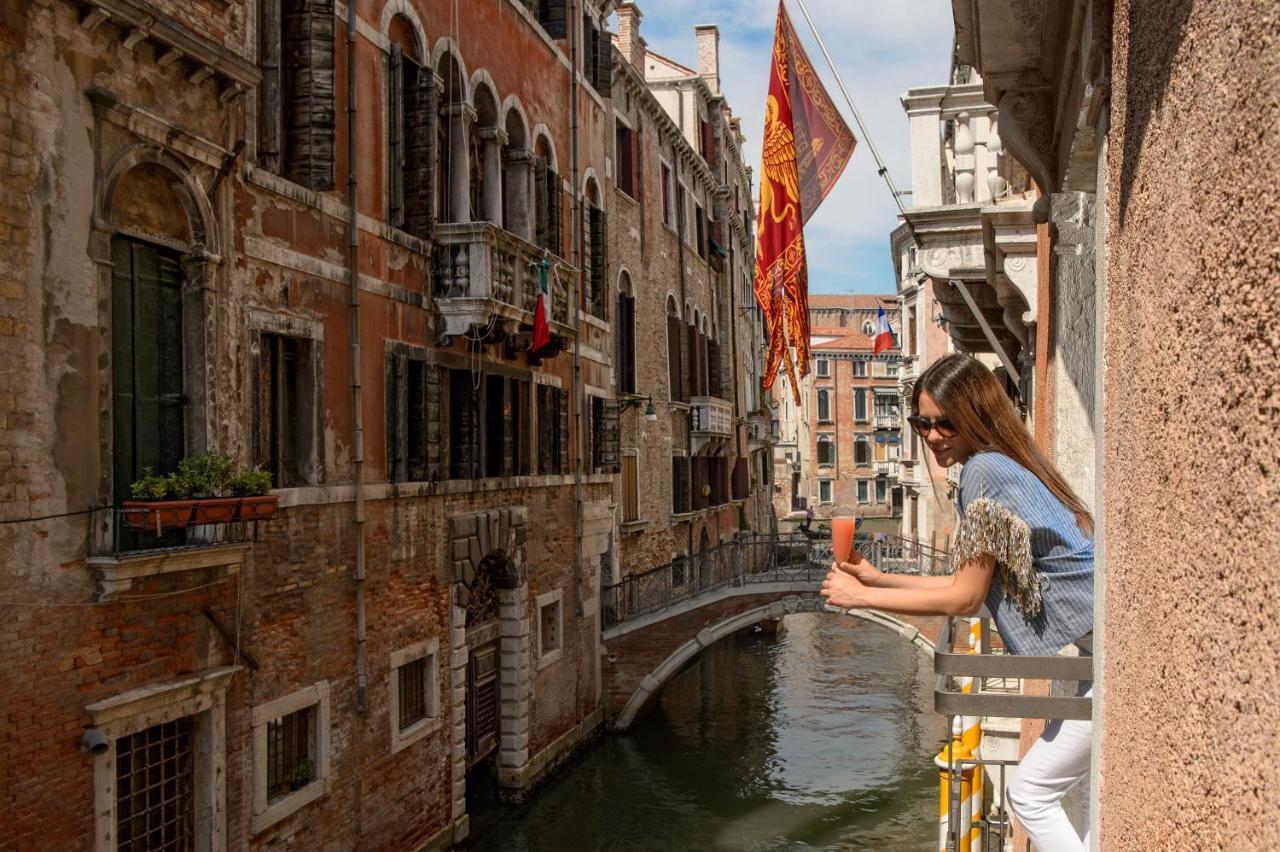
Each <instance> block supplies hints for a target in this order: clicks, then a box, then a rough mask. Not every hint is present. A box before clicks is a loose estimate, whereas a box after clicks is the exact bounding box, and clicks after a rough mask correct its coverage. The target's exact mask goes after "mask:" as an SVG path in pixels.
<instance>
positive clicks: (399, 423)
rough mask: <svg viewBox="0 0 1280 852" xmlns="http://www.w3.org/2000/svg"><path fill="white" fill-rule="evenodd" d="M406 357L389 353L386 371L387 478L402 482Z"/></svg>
mask: <svg viewBox="0 0 1280 852" xmlns="http://www.w3.org/2000/svg"><path fill="white" fill-rule="evenodd" d="M403 370H404V359H403V358H401V357H399V356H396V355H388V356H387V359H386V364H385V365H384V372H385V378H386V381H385V388H386V452H387V480H388V481H390V482H400V481H401V480H403V479H404V467H403V464H404V452H403V447H404V430H405V427H406V423H405V421H404V420H403V419H402V415H401V413H402V412H403V411H404V402H403V400H402V399H401V394H402V393H403V391H404V387H405V384H404V379H403Z"/></svg>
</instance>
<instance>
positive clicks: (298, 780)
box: [289, 757, 316, 790]
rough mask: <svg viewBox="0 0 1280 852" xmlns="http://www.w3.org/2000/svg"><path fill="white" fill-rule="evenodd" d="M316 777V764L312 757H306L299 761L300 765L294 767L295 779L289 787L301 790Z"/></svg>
mask: <svg viewBox="0 0 1280 852" xmlns="http://www.w3.org/2000/svg"><path fill="white" fill-rule="evenodd" d="M315 778H316V765H315V763H313V762H312V760H311V758H309V757H304V758H302V760H299V761H298V765H297V766H295V767H294V769H293V781H292V783H290V785H289V788H290V789H292V790H301V789H302V788H303V787H305V786H307V785H308V784H310V783H311V782H312V781H314V780H315Z"/></svg>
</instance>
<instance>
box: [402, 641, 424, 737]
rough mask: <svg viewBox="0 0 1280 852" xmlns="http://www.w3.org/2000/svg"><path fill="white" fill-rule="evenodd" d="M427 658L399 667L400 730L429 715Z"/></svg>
mask: <svg viewBox="0 0 1280 852" xmlns="http://www.w3.org/2000/svg"><path fill="white" fill-rule="evenodd" d="M428 663H429V659H428V658H427V657H419V658H418V659H416V660H412V661H410V662H408V663H405V664H404V665H403V666H401V667H400V668H399V669H398V670H397V671H398V677H399V678H400V730H402V731H403V730H405V729H406V728H408V727H410V726H411V725H413V724H415V723H416V722H420V721H422V720H423V719H425V718H427V717H428V716H430V715H431V705H430V701H429V700H428V696H427V690H428V688H429V686H430V681H429V676H430V669H431V667H430V665H428Z"/></svg>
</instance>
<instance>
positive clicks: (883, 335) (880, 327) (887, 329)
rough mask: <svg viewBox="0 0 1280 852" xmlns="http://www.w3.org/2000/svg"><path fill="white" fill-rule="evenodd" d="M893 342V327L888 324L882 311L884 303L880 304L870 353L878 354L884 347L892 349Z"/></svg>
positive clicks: (886, 316)
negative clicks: (874, 337)
mask: <svg viewBox="0 0 1280 852" xmlns="http://www.w3.org/2000/svg"><path fill="white" fill-rule="evenodd" d="M895 342H896V338H895V337H894V336H893V327H892V326H890V325H889V317H888V315H886V314H885V312H884V305H881V306H880V313H879V314H878V315H877V316H876V339H875V342H874V343H872V344H871V354H872V355H878V354H880V352H881V351H882V350H884V349H892V348H893V347H894V344H895Z"/></svg>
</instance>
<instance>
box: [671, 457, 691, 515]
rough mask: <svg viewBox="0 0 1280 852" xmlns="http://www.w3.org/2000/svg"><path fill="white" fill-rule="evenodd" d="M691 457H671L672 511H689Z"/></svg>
mask: <svg viewBox="0 0 1280 852" xmlns="http://www.w3.org/2000/svg"><path fill="white" fill-rule="evenodd" d="M689 508H690V504H689V459H687V458H685V457H684V456H672V457H671V511H672V512H673V513H674V514H677V515H678V514H681V513H683V512H687V511H689Z"/></svg>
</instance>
